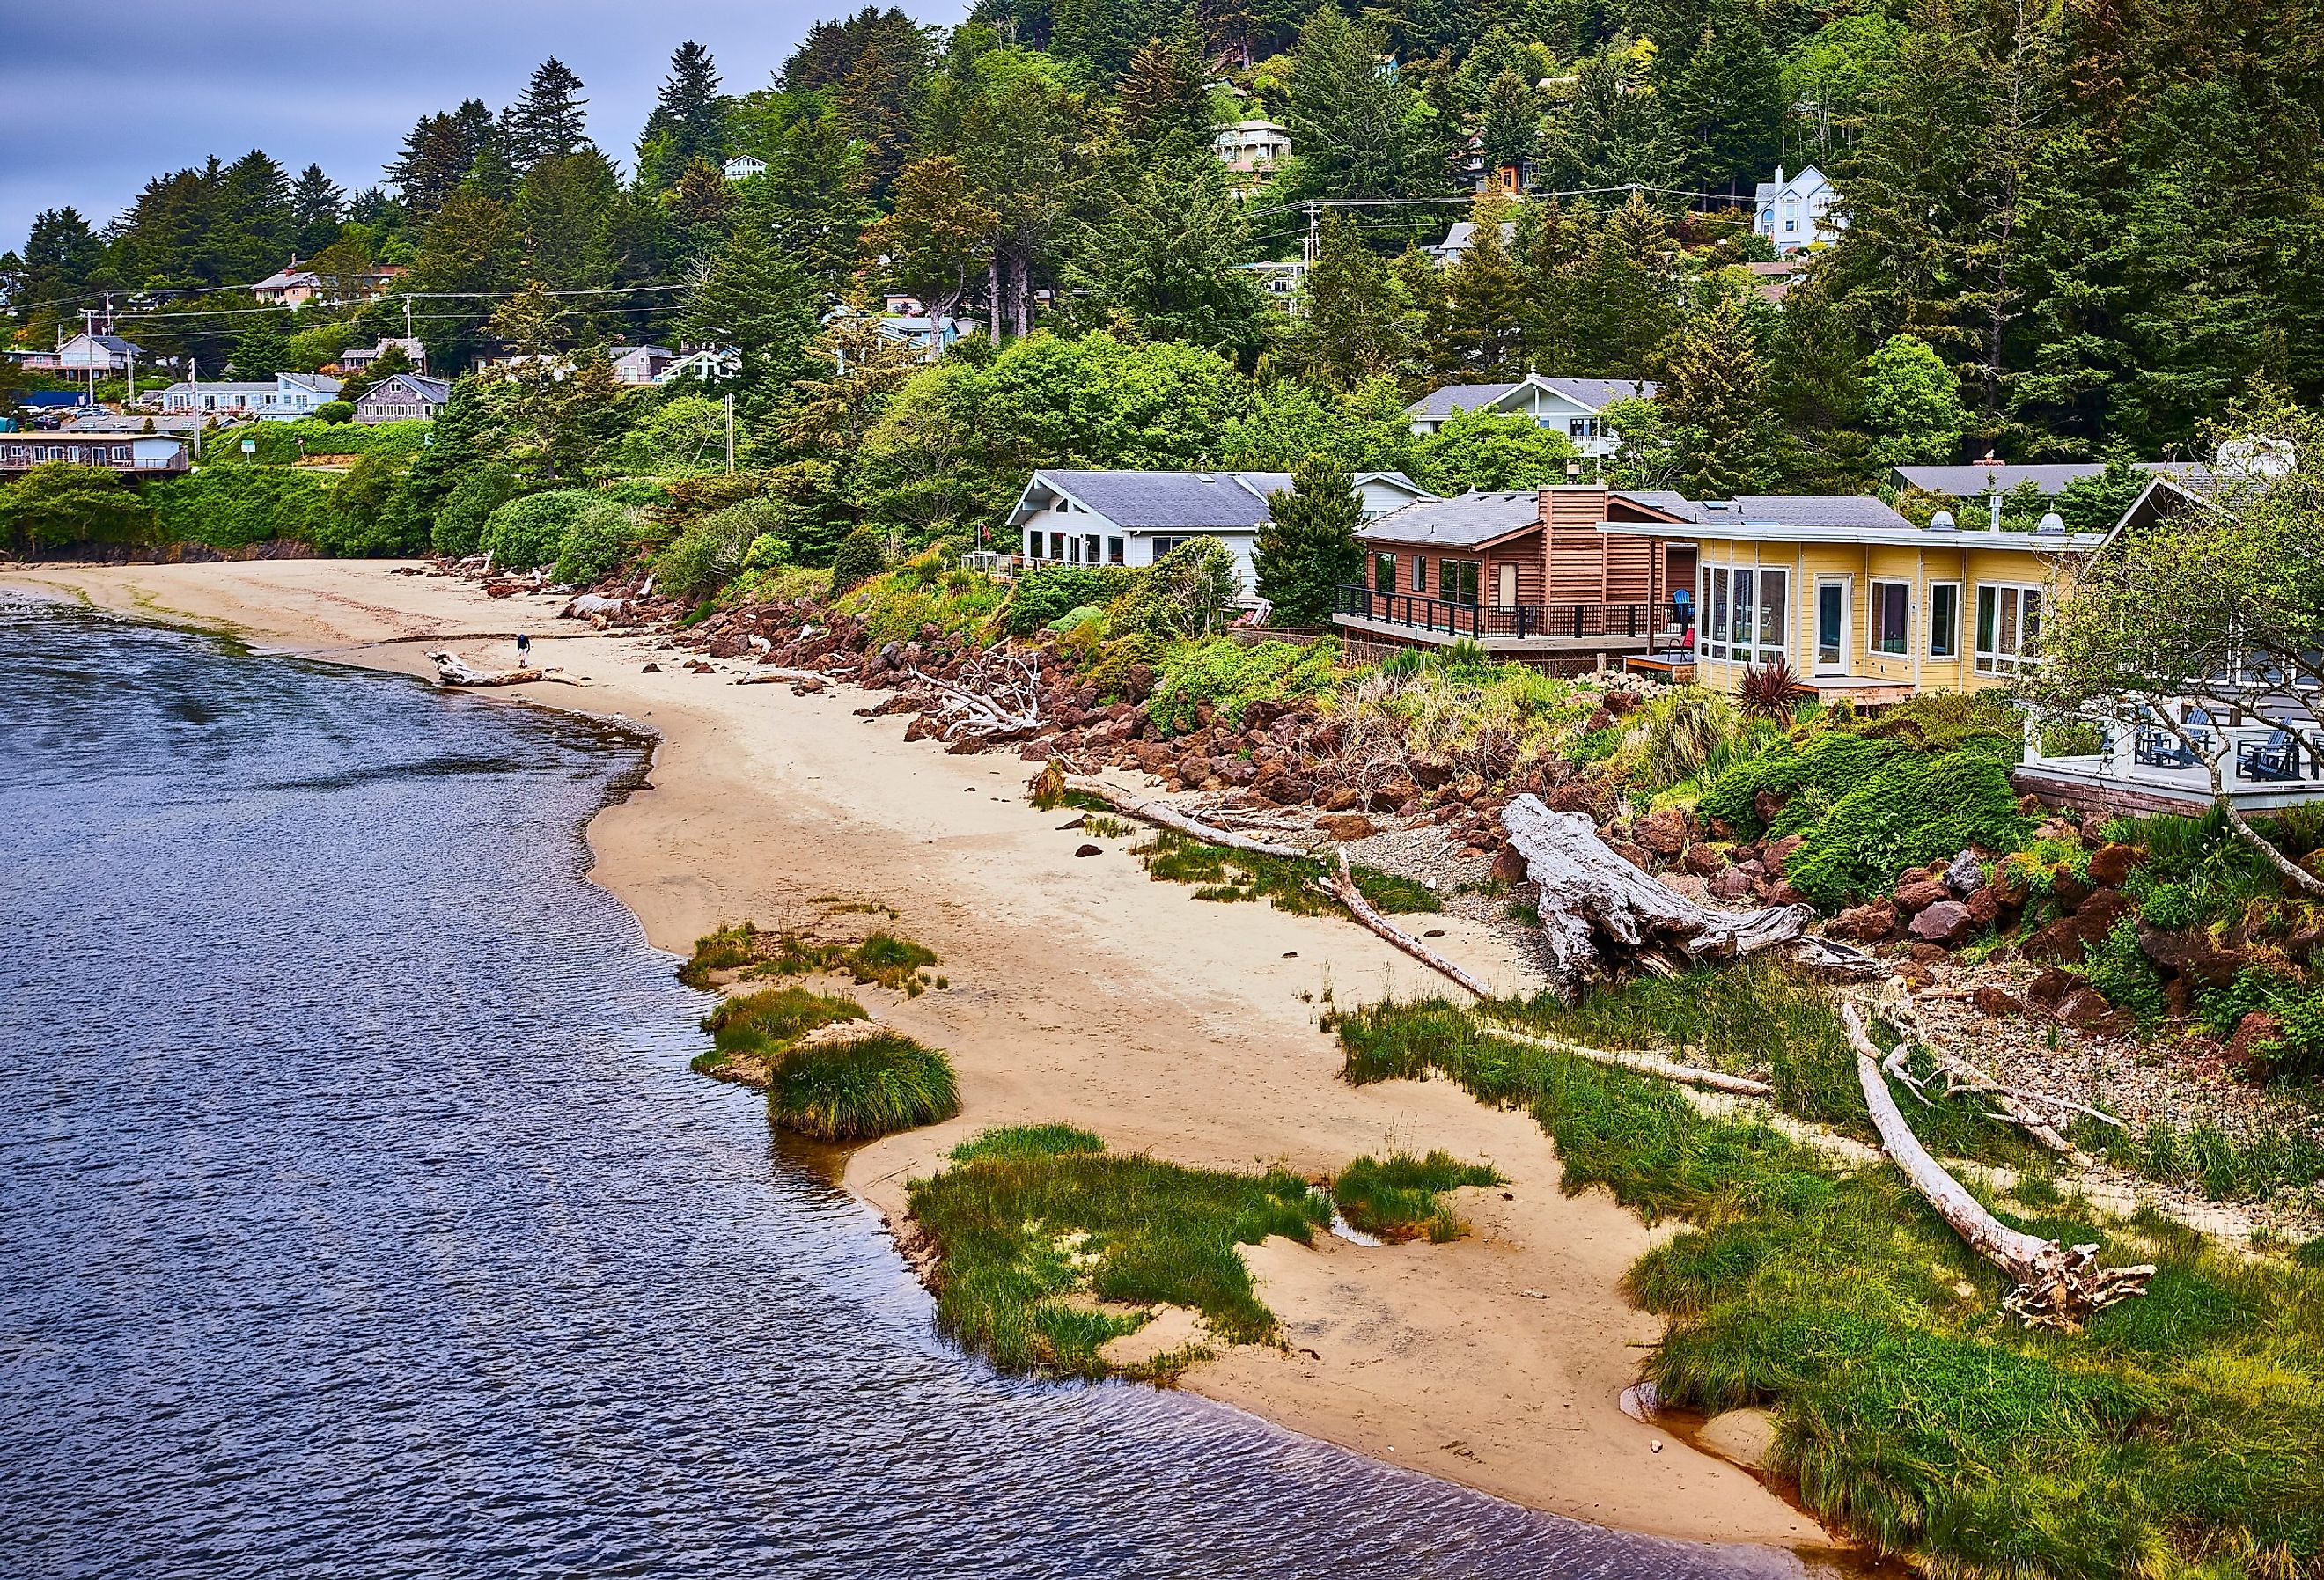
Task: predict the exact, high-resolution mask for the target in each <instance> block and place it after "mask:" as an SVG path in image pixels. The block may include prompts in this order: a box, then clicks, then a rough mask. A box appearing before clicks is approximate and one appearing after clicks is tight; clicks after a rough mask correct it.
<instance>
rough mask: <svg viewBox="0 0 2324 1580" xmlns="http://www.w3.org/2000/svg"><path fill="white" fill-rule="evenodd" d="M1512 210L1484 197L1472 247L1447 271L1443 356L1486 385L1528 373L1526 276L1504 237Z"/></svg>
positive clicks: (1476, 215) (1505, 203)
mask: <svg viewBox="0 0 2324 1580" xmlns="http://www.w3.org/2000/svg"><path fill="white" fill-rule="evenodd" d="M1512 212H1513V209H1512V206H1511V204H1510V203H1509V202H1508V199H1502V198H1491V197H1488V198H1484V199H1479V200H1478V202H1477V205H1476V207H1475V208H1473V209H1472V210H1471V216H1472V221H1473V223H1474V225H1475V226H1476V228H1475V229H1474V230H1473V231H1472V232H1471V233H1470V240H1469V245H1468V247H1467V248H1466V249H1465V250H1463V251H1462V254H1461V256H1460V258H1459V259H1458V260H1457V261H1456V262H1455V263H1453V264H1452V267H1451V268H1450V269H1447V270H1446V271H1445V273H1444V300H1445V318H1444V328H1443V348H1442V356H1443V360H1444V361H1445V362H1446V363H1448V364H1450V365H1452V366H1454V367H1457V368H1458V369H1459V370H1460V372H1461V374H1462V376H1463V377H1466V378H1469V379H1471V380H1474V381H1477V382H1480V383H1490V382H1494V381H1501V380H1511V379H1518V378H1523V377H1524V376H1525V374H1526V367H1525V340H1526V316H1527V300H1526V278H1525V274H1524V273H1523V272H1522V271H1521V270H1519V269H1518V267H1517V265H1516V264H1515V263H1512V262H1511V261H1510V259H1509V254H1508V246H1507V245H1505V244H1504V243H1503V241H1502V239H1501V226H1502V225H1503V224H1504V223H1513V222H1512V221H1509V220H1508V216H1509V215H1510V214H1511V213H1512Z"/></svg>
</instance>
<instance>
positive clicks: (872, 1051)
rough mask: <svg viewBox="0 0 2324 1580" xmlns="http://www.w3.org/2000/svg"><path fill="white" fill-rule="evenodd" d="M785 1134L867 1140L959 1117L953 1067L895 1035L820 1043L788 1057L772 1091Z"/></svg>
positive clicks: (772, 1108) (770, 1099) (773, 1109)
mask: <svg viewBox="0 0 2324 1580" xmlns="http://www.w3.org/2000/svg"><path fill="white" fill-rule="evenodd" d="M767 1107H768V1112H769V1113H770V1114H771V1115H772V1116H773V1118H774V1121H775V1123H777V1124H779V1125H781V1126H782V1127H783V1128H784V1129H785V1130H792V1131H798V1132H799V1133H800V1134H802V1135H810V1136H814V1137H815V1138H816V1139H817V1140H818V1141H870V1140H871V1139H873V1138H874V1137H877V1136H884V1135H891V1134H893V1133H894V1132H897V1131H899V1130H912V1129H916V1128H917V1127H918V1126H920V1125H924V1124H934V1123H936V1121H938V1120H940V1119H950V1118H951V1117H952V1116H953V1115H954V1114H955V1113H959V1112H960V1090H959V1086H958V1085H957V1084H956V1082H955V1081H954V1077H953V1070H952V1061H951V1060H950V1059H948V1058H945V1056H944V1055H943V1054H942V1053H939V1052H938V1051H937V1050H936V1049H933V1048H927V1047H923V1046H922V1045H921V1044H919V1043H918V1042H915V1041H913V1040H912V1039H910V1038H908V1037H905V1036H901V1035H899V1034H898V1033H896V1032H893V1031H874V1032H872V1033H871V1035H869V1036H866V1037H858V1038H855V1039H852V1040H849V1041H844V1042H819V1043H814V1044H810V1045H808V1046H807V1047H804V1048H798V1049H794V1050H793V1051H791V1052H790V1053H788V1054H787V1055H785V1056H784V1058H783V1061H782V1063H781V1065H780V1066H779V1067H777V1068H776V1070H775V1072H774V1078H773V1081H772V1083H771V1084H770V1086H768V1088H767Z"/></svg>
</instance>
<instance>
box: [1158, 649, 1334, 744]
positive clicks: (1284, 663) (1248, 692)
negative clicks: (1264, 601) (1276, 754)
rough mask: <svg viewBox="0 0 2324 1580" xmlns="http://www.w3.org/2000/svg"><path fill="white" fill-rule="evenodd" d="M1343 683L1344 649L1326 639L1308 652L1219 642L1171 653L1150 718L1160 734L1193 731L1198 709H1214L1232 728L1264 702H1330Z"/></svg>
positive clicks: (1163, 665) (1159, 680) (1162, 674)
mask: <svg viewBox="0 0 2324 1580" xmlns="http://www.w3.org/2000/svg"><path fill="white" fill-rule="evenodd" d="M1339 679H1340V644H1339V643H1338V642H1336V641H1333V640H1332V639H1331V638H1328V637H1327V638H1325V639H1323V641H1320V642H1311V643H1309V644H1308V645H1307V646H1305V647H1298V646H1295V645H1293V644H1292V643H1290V642H1260V643H1259V644H1258V645H1257V646H1255V647H1245V646H1243V645H1242V644H1241V643H1240V642H1233V641H1230V640H1229V639H1227V638H1225V637H1219V638H1216V639H1214V640H1213V641H1210V642H1188V643H1185V644H1184V645H1181V646H1179V647H1176V648H1173V649H1171V650H1170V651H1169V653H1168V655H1167V657H1166V658H1165V659H1164V661H1163V664H1162V673H1161V675H1160V676H1159V678H1158V679H1157V680H1156V682H1155V686H1154V694H1153V696H1152V697H1151V698H1149V699H1148V703H1147V712H1148V715H1149V716H1151V717H1152V718H1153V720H1154V723H1155V724H1156V725H1157V726H1158V727H1160V728H1162V729H1165V730H1167V731H1169V732H1170V733H1172V734H1173V735H1176V734H1178V733H1180V732H1182V731H1185V730H1191V729H1193V728H1194V725H1195V723H1196V719H1195V715H1194V709H1195V707H1197V706H1198V705H1199V704H1202V703H1205V702H1207V703H1209V704H1210V705H1211V707H1212V708H1213V710H1214V711H1215V712H1216V713H1217V714H1218V715H1219V716H1221V717H1222V718H1224V719H1225V720H1226V721H1227V722H1228V723H1230V724H1235V725H1240V723H1241V722H1242V716H1243V710H1244V709H1246V708H1248V707H1250V705H1251V704H1252V703H1254V702H1257V701H1259V700H1260V699H1261V698H1265V699H1267V700H1268V701H1271V702H1284V703H1296V702H1305V701H1310V700H1314V699H1316V698H1324V697H1329V696H1330V695H1331V694H1332V692H1333V689H1334V688H1336V687H1337V686H1338V684H1339Z"/></svg>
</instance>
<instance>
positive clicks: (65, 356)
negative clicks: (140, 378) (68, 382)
mask: <svg viewBox="0 0 2324 1580" xmlns="http://www.w3.org/2000/svg"><path fill="white" fill-rule="evenodd" d="M144 354H145V353H144V351H143V348H142V347H139V346H133V345H131V344H130V343H129V342H128V341H126V340H124V339H123V338H122V337H120V336H118V335H89V334H80V335H75V336H74V337H72V338H71V339H69V340H68V341H66V342H65V343H64V344H63V345H61V346H58V347H57V360H56V371H57V372H59V373H69V374H89V373H96V374H111V373H127V372H128V371H129V365H130V364H131V363H132V362H134V361H135V360H136V359H137V358H138V357H140V356H143V355H144Z"/></svg>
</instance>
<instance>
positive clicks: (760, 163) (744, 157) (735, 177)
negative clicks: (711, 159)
mask: <svg viewBox="0 0 2324 1580" xmlns="http://www.w3.org/2000/svg"><path fill="white" fill-rule="evenodd" d="M766 173H767V162H766V161H765V160H763V159H760V158H757V157H755V156H753V155H752V154H748V153H738V154H736V155H735V156H734V157H733V158H732V159H730V160H728V161H727V162H726V179H727V180H730V181H747V180H750V179H751V178H752V176H762V175H765V174H766Z"/></svg>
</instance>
